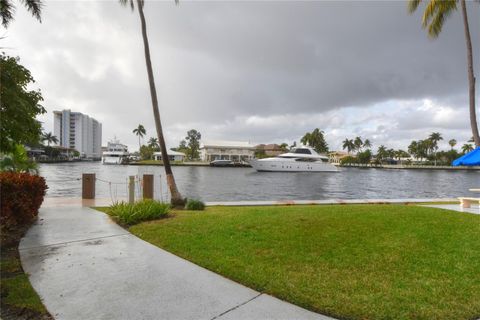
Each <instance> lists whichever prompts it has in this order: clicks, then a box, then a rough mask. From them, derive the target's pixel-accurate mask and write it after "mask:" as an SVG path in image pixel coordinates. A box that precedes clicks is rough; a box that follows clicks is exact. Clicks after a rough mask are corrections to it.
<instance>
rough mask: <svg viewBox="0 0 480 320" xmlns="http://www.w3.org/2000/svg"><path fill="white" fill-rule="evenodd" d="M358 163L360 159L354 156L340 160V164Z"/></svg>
mask: <svg viewBox="0 0 480 320" xmlns="http://www.w3.org/2000/svg"><path fill="white" fill-rule="evenodd" d="M349 163H358V159H357V158H356V157H353V156H346V157H343V158H342V159H341V160H340V164H349Z"/></svg>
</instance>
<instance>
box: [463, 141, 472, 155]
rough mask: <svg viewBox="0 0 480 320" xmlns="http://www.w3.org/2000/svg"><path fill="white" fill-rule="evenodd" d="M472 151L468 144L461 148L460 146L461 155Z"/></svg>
mask: <svg viewBox="0 0 480 320" xmlns="http://www.w3.org/2000/svg"><path fill="white" fill-rule="evenodd" d="M471 151H473V146H472V145H471V144H470V143H465V144H464V145H463V146H462V152H463V154H466V153H469V152H471Z"/></svg>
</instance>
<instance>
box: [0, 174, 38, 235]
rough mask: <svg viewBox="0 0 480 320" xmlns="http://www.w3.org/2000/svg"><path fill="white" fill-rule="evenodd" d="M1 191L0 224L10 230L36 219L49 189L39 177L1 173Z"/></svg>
mask: <svg viewBox="0 0 480 320" xmlns="http://www.w3.org/2000/svg"><path fill="white" fill-rule="evenodd" d="M0 189H1V190H2V191H1V192H0V209H1V210H0V222H1V223H0V224H1V226H2V227H7V228H10V227H15V226H19V225H25V224H29V223H31V222H32V221H33V220H34V219H35V218H36V216H37V214H38V209H39V208H40V205H41V204H42V202H43V198H44V196H45V194H46V192H47V189H48V187H47V185H46V183H45V179H44V178H43V177H40V176H37V175H31V174H29V173H18V172H0Z"/></svg>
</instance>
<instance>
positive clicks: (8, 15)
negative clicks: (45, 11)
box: [0, 0, 43, 29]
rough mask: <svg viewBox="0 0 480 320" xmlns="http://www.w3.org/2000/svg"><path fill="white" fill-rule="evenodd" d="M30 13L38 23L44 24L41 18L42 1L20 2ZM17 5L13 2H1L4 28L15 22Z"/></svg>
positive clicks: (23, 0) (8, 0)
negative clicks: (14, 16)
mask: <svg viewBox="0 0 480 320" xmlns="http://www.w3.org/2000/svg"><path fill="white" fill-rule="evenodd" d="M19 2H21V3H22V4H23V5H24V6H25V7H26V8H27V10H28V11H30V13H31V14H32V16H33V17H35V18H36V19H37V20H38V21H40V22H42V17H41V16H40V14H41V12H42V6H43V4H42V1H41V0H20V1H19ZM15 9H16V8H15V5H14V4H13V3H12V1H11V0H0V18H1V19H2V26H3V27H4V28H5V29H6V28H8V26H9V24H10V22H12V21H13V14H14V13H15Z"/></svg>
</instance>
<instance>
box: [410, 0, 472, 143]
mask: <svg viewBox="0 0 480 320" xmlns="http://www.w3.org/2000/svg"><path fill="white" fill-rule="evenodd" d="M420 2H422V0H408V11H409V12H410V13H413V12H414V11H415V10H417V8H418V6H419V5H420ZM458 2H460V5H461V8H462V9H461V10H462V16H463V29H464V33H465V42H466V46H467V70H468V94H469V100H470V126H471V127H472V133H473V139H474V142H475V145H476V146H477V147H478V146H480V135H479V133H478V126H477V115H476V110H475V76H474V73H473V53H472V51H473V50H472V40H471V38H470V28H469V26H468V16H467V5H466V3H465V0H428V3H427V5H426V7H425V11H424V12H423V18H422V26H423V28H427V29H428V35H429V36H430V37H431V38H437V37H438V35H439V34H440V32H441V31H442V27H443V23H444V22H445V20H446V18H447V17H448V16H449V15H450V14H452V13H453V12H454V11H455V10H457V3H458Z"/></svg>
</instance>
